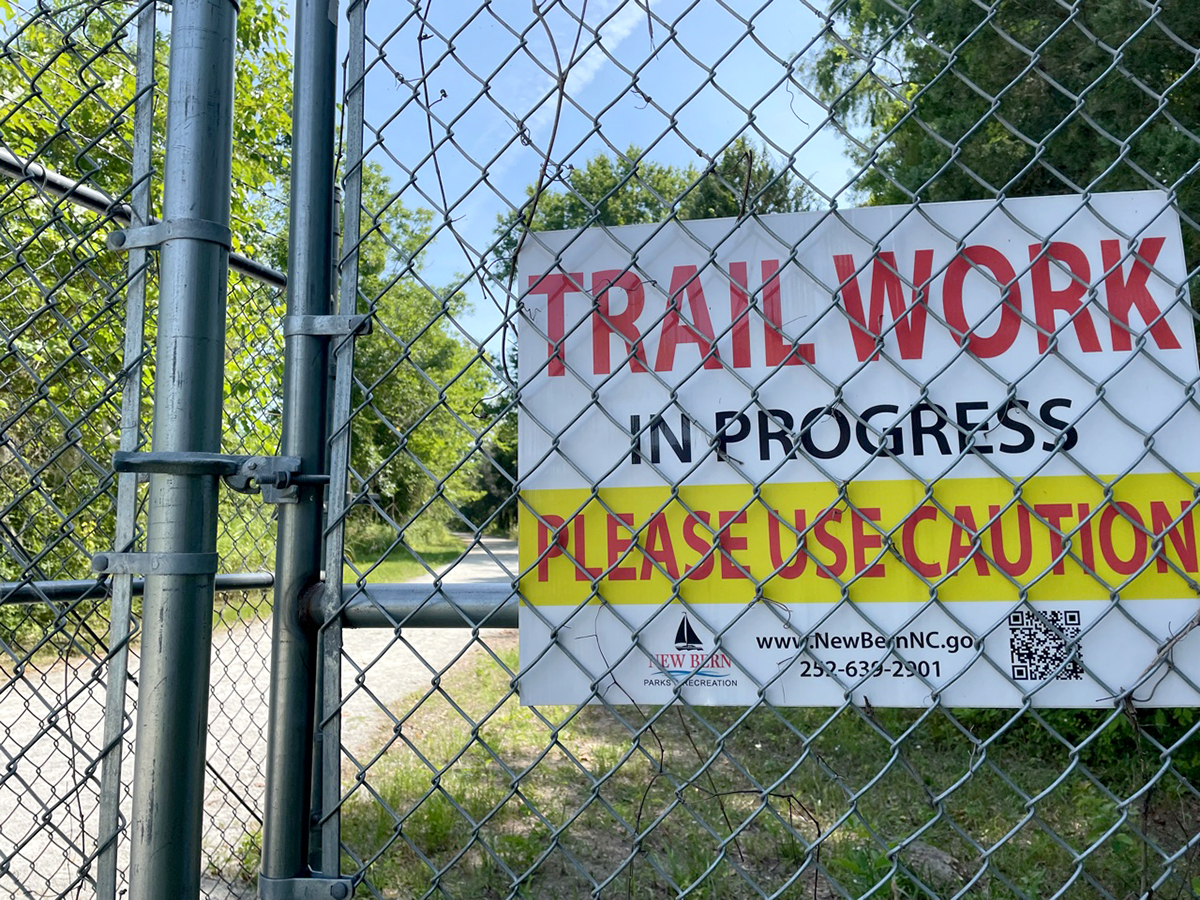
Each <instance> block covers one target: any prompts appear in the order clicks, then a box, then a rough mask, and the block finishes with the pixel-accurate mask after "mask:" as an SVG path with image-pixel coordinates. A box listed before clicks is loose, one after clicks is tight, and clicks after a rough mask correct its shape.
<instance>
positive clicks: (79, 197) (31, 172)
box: [0, 147, 287, 290]
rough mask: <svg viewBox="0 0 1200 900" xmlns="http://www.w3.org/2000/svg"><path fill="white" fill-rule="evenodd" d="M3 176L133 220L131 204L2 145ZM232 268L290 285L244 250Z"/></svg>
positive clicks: (278, 285) (234, 256)
mask: <svg viewBox="0 0 1200 900" xmlns="http://www.w3.org/2000/svg"><path fill="white" fill-rule="evenodd" d="M0 175H4V176H6V177H7V178H11V179H13V180H14V181H32V182H33V183H34V184H36V185H37V186H38V187H40V188H41V189H42V190H44V191H46V192H47V193H49V194H53V195H54V196H56V197H61V198H62V199H64V200H69V201H70V202H71V203H74V204H75V205H76V206H81V207H83V208H84V209H88V210H91V211H92V212H94V213H99V214H100V215H102V216H111V217H112V218H114V219H119V220H120V221H122V222H132V221H133V209H132V208H131V207H130V206H129V204H128V203H113V202H112V200H110V199H109V198H108V197H106V196H105V195H104V194H102V193H100V191H97V190H96V189H94V188H90V187H87V186H86V185H83V184H80V183H79V182H78V181H76V180H75V179H73V178H68V177H67V176H65V175H60V174H59V173H58V172H55V171H54V170H53V169H47V168H46V167H45V166H43V165H42V164H41V163H37V162H33V161H32V160H23V159H21V158H20V157H19V156H16V155H14V154H13V153H10V152H9V151H8V150H5V149H4V148H2V147H0ZM148 224H149V225H158V224H160V222H159V220H158V219H156V218H155V217H153V216H151V217H150V221H149V223H148ZM229 268H231V269H233V271H235V272H237V273H238V274H240V275H245V276H247V277H249V278H253V279H254V280H255V281H261V282H262V283H263V284H266V285H270V286H271V287H276V288H279V289H280V290H283V289H284V288H286V287H287V274H286V273H284V272H280V271H278V270H277V269H272V268H271V267H270V266H266V265H263V264H262V263H260V262H256V261H255V260H253V259H250V258H249V257H246V256H242V254H240V253H231V254H229Z"/></svg>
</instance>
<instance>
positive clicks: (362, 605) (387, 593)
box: [342, 583, 519, 628]
mask: <svg viewBox="0 0 1200 900" xmlns="http://www.w3.org/2000/svg"><path fill="white" fill-rule="evenodd" d="M342 601H343V602H344V603H345V606H344V607H343V608H342V624H343V625H344V626H346V627H347V628H395V627H396V626H397V625H402V626H403V627H405V628H470V627H472V626H473V625H483V626H485V627H488V628H516V627H517V609H518V607H519V603H518V602H517V593H516V591H514V590H513V588H512V587H511V586H510V585H507V584H503V583H499V584H486V583H484V584H443V585H441V586H440V587H436V586H434V585H431V584H366V585H363V586H361V587H359V586H358V585H355V584H346V585H343V586H342Z"/></svg>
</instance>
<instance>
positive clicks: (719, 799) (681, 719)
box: [675, 706, 746, 862]
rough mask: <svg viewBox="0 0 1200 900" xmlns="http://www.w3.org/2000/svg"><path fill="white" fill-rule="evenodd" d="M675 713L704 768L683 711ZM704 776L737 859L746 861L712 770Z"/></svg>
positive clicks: (677, 710)
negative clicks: (729, 836)
mask: <svg viewBox="0 0 1200 900" xmlns="http://www.w3.org/2000/svg"><path fill="white" fill-rule="evenodd" d="M675 713H676V715H678V716H679V724H680V725H682V726H683V733H684V735H685V736H686V737H687V739H688V743H689V744H691V745H692V750H693V751H695V753H696V759H697V760H699V761H700V765H701V766H704V754H703V753H701V752H700V748H699V747H697V746H696V740H695V738H693V737H692V730H691V729H690V728H688V724H687V719H685V718H684V717H683V710H682V709H680V708H679V707H678V706H677V707H675ZM704 775H705V777H706V778H708V783H709V784H710V785H711V786H712V790H713V796H714V797H716V799H717V806H718V808H720V810H721V818H722V819H724V820H725V827H726V828H728V829H729V833H730V834H731V835H733V846H734V849H736V850H737V854H738V859H740V860H741V861H742V862H745V861H746V854H745V853H743V852H742V845H741V843H739V842H738V839H737V835H736V834H734V830H733V823H732V822H730V821H729V812H728V810H726V809H725V801H724V800H723V799H722V794H721V792H719V791H718V790H717V783H716V781H714V780H713V777H712V770H711V769H709V768H705V769H704Z"/></svg>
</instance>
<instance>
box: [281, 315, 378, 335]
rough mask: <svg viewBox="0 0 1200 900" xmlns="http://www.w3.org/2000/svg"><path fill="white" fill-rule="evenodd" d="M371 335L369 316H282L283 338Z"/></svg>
mask: <svg viewBox="0 0 1200 900" xmlns="http://www.w3.org/2000/svg"><path fill="white" fill-rule="evenodd" d="M370 333H371V317H370V316H295V315H293V316H284V317H283V336H284V337H294V336H296V335H299V334H304V335H311V336H314V337H344V336H346V335H350V336H352V337H358V336H359V335H362V334H370Z"/></svg>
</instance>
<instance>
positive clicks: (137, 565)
mask: <svg viewBox="0 0 1200 900" xmlns="http://www.w3.org/2000/svg"><path fill="white" fill-rule="evenodd" d="M217 562H218V560H217V554H216V553H97V554H96V555H95V556H93V557H92V571H93V572H98V573H99V574H101V575H215V574H216V573H217Z"/></svg>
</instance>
